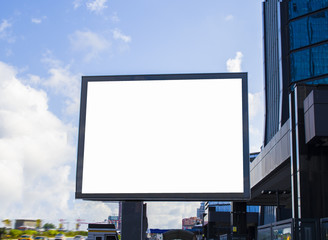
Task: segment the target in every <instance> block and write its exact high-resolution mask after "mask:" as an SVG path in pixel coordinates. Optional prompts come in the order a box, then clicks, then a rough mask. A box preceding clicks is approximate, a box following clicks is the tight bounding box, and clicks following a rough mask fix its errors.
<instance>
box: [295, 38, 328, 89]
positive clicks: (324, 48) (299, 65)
mask: <svg viewBox="0 0 328 240" xmlns="http://www.w3.org/2000/svg"><path fill="white" fill-rule="evenodd" d="M290 64H291V66H290V67H291V82H297V81H301V80H305V79H309V78H312V77H319V76H321V75H325V74H328V44H323V45H320V46H316V47H312V48H308V49H304V50H301V51H297V52H293V53H291V54H290Z"/></svg>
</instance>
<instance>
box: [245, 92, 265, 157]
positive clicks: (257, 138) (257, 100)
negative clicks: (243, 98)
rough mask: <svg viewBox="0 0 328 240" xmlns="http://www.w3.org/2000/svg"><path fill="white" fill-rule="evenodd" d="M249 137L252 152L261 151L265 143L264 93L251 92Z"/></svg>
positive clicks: (249, 100)
mask: <svg viewBox="0 0 328 240" xmlns="http://www.w3.org/2000/svg"><path fill="white" fill-rule="evenodd" d="M248 105H249V111H248V112H249V139H250V152H258V151H260V148H261V145H262V143H263V129H264V127H263V123H264V122H263V119H264V99H263V93H262V92H258V93H249V94H248Z"/></svg>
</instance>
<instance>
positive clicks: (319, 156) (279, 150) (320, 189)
mask: <svg viewBox="0 0 328 240" xmlns="http://www.w3.org/2000/svg"><path fill="white" fill-rule="evenodd" d="M263 40H264V83H265V84H264V85H265V130H264V144H263V148H262V150H261V152H260V153H259V155H258V156H257V157H256V158H255V159H254V160H253V161H251V163H250V172H251V173H250V179H251V192H252V193H251V195H252V199H251V201H250V202H249V204H258V205H261V206H262V207H261V214H260V215H261V223H262V224H266V223H270V222H272V221H279V220H283V219H287V218H290V219H294V220H293V221H296V223H297V224H298V223H299V222H298V221H300V222H301V221H302V219H316V221H318V220H320V219H321V220H322V219H324V218H327V217H328V204H327V203H328V185H326V183H327V182H328V174H327V173H328V164H327V162H328V125H327V122H328V0H264V2H263ZM299 219H301V220H299ZM291 226H294V225H293V224H291ZM300 226H302V225H300ZM300 229H301V228H300ZM313 229H314V228H311V229H310V230H309V234H315V233H314V232H313V231H315V230H313ZM312 230H313V231H312ZM311 231H312V232H311ZM301 233H302V231H301ZM312 236H314V235H312ZM312 239H315V238H312Z"/></svg>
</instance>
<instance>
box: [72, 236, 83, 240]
mask: <svg viewBox="0 0 328 240" xmlns="http://www.w3.org/2000/svg"><path fill="white" fill-rule="evenodd" d="M85 238H86V237H85V236H82V235H76V236H75V237H74V240H85Z"/></svg>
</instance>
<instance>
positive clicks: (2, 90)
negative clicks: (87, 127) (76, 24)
mask: <svg viewBox="0 0 328 240" xmlns="http://www.w3.org/2000/svg"><path fill="white" fill-rule="evenodd" d="M0 95H1V98H0V169H2V171H1V172H2V173H1V174H0V189H1V191H0V202H1V206H2V208H1V209H0V215H1V216H4V215H6V216H7V217H10V216H11V217H15V218H19V217H31V216H35V215H37V213H39V214H40V215H39V216H40V217H46V216H47V214H50V215H51V214H54V215H53V216H58V213H59V212H65V211H67V201H68V199H69V195H70V192H72V191H73V189H74V184H73V182H70V181H69V180H68V176H69V174H70V171H71V167H70V164H71V163H72V162H73V161H74V160H75V148H74V145H73V144H72V143H71V142H70V141H69V139H70V135H72V134H73V133H75V129H74V128H72V127H71V126H68V125H65V124H64V123H62V122H61V121H60V120H59V119H58V118H57V117H56V116H55V115H54V114H52V113H51V112H49V110H48V99H47V94H46V93H45V92H44V91H42V90H36V89H34V88H32V87H30V86H27V85H24V84H23V83H22V81H20V80H19V79H18V78H17V77H16V70H15V69H14V68H13V67H11V66H9V65H7V64H5V63H2V62H0ZM3 170H5V171H3ZM43 208H44V209H43ZM7 209H10V211H9V212H8V211H7ZM42 209H43V210H45V211H41V210H42ZM47 209H48V210H47ZM8 215H9V216H8Z"/></svg>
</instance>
